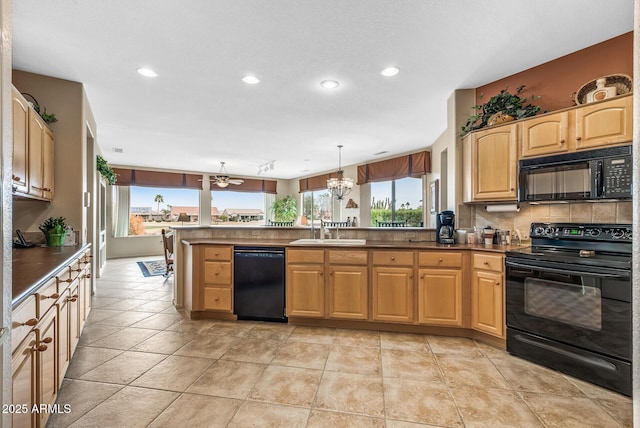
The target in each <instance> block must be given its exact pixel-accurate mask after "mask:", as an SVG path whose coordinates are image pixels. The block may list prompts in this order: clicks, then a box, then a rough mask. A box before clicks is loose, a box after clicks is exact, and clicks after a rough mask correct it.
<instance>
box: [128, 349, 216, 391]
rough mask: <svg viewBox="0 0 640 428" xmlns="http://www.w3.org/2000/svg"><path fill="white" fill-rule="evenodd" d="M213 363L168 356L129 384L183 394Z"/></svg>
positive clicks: (204, 360) (211, 361) (205, 359)
mask: <svg viewBox="0 0 640 428" xmlns="http://www.w3.org/2000/svg"><path fill="white" fill-rule="evenodd" d="M212 363H213V360H210V359H208V358H193V357H180V356H177V355H170V356H168V357H167V358H166V359H164V360H162V361H160V362H159V363H158V364H157V365H155V366H154V367H152V368H151V369H149V370H148V371H147V372H146V373H144V374H143V375H142V376H140V377H139V378H137V379H136V380H134V381H133V382H131V385H133V386H141V387H145V388H155V389H166V390H169V391H177V392H183V391H184V390H186V389H187V388H188V387H189V386H191V384H192V383H193V382H195V380H196V379H198V378H199V377H200V376H201V375H202V373H204V372H205V371H206V370H207V369H208V368H209V367H210V366H211V364H212Z"/></svg>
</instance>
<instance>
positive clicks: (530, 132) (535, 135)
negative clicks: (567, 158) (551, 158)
mask: <svg viewBox="0 0 640 428" xmlns="http://www.w3.org/2000/svg"><path fill="white" fill-rule="evenodd" d="M568 142H569V112H567V111H565V112H562V113H556V114H547V115H544V116H541V117H535V118H531V119H527V120H525V121H523V122H522V146H521V147H522V157H529V156H540V155H548V154H555V153H563V152H566V151H568V150H569V147H568Z"/></svg>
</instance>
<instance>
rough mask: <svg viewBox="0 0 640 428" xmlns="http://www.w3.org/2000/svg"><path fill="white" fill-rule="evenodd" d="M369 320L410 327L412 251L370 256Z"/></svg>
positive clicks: (412, 280) (385, 252)
mask: <svg viewBox="0 0 640 428" xmlns="http://www.w3.org/2000/svg"><path fill="white" fill-rule="evenodd" d="M371 257H372V261H373V263H372V265H373V267H372V272H371V275H372V280H371V289H372V300H373V302H372V310H373V314H372V318H373V320H374V321H388V322H401V323H413V320H414V310H413V303H414V299H415V298H414V289H415V288H414V287H415V286H414V276H413V257H414V255H413V251H373V252H372V256H371Z"/></svg>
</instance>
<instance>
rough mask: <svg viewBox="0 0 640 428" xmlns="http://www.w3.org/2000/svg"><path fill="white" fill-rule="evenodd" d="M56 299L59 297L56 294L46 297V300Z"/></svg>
mask: <svg viewBox="0 0 640 428" xmlns="http://www.w3.org/2000/svg"><path fill="white" fill-rule="evenodd" d="M58 297H60V295H59V294H58V293H53V294H52V295H51V296H48V297H46V298H47V299H57V298H58Z"/></svg>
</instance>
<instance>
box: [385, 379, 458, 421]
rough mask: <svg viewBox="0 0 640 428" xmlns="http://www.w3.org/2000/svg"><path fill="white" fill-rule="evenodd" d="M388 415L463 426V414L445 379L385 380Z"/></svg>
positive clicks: (392, 417) (395, 417) (396, 417)
mask: <svg viewBox="0 0 640 428" xmlns="http://www.w3.org/2000/svg"><path fill="white" fill-rule="evenodd" d="M384 403H385V412H386V416H387V418H390V419H397V420H402V421H409V422H418V423H423V424H433V425H442V426H447V427H461V426H462V421H461V420H460V415H459V414H458V410H457V408H456V405H455V403H454V401H453V398H452V397H451V395H450V394H449V390H448V388H447V386H446V385H445V384H444V383H442V382H424V381H414V380H408V379H396V378H385V379H384Z"/></svg>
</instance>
